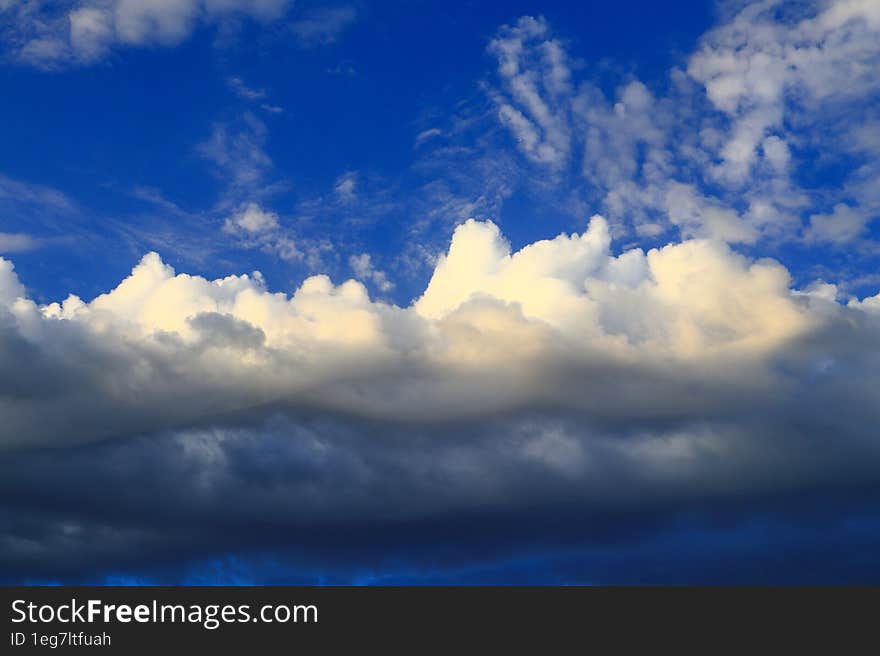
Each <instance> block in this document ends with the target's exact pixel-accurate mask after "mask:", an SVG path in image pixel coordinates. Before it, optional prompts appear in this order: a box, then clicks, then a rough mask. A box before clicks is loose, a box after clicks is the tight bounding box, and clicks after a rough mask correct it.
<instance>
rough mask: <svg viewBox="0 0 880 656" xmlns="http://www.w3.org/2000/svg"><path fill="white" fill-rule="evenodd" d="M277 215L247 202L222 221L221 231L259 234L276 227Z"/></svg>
mask: <svg viewBox="0 0 880 656" xmlns="http://www.w3.org/2000/svg"><path fill="white" fill-rule="evenodd" d="M278 225H279V224H278V215H277V214H275V212H269V211H266V210H264V209H262V208H261V207H260V206H259V205H257V204H256V203H248V204H247V205H246V206H245V207H243V208H242V209H241V210H240V211H239V212H237V213H235V214H234V215H232V216H231V217H229V218H228V219H226V221H225V222H224V223H223V231H224V232H227V233H230V234H240V233H242V232H243V233H245V234H248V235H260V234H265V233H267V232H271V231H273V230H276V229H277V228H278Z"/></svg>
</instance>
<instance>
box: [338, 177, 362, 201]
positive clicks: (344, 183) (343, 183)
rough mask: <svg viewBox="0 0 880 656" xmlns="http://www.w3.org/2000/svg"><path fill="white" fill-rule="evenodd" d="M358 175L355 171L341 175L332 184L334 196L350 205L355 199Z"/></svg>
mask: <svg viewBox="0 0 880 656" xmlns="http://www.w3.org/2000/svg"><path fill="white" fill-rule="evenodd" d="M357 187H358V174H357V172H356V171H347V172H346V173H343V174H342V175H340V176H339V177H338V178H336V182H335V183H334V184H333V191H334V193H335V194H336V196H337V197H338V198H339V199H340V200H341V201H343V202H345V203H351V202H353V201H354V200H355V199H356V198H357Z"/></svg>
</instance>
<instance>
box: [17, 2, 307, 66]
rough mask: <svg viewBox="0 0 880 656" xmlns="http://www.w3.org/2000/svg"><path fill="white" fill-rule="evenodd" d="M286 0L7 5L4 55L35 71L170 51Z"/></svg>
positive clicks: (268, 13)
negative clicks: (123, 53) (134, 51)
mask: <svg viewBox="0 0 880 656" xmlns="http://www.w3.org/2000/svg"><path fill="white" fill-rule="evenodd" d="M292 4H293V3H292V1H291V0H162V1H161V2H144V1H141V0H103V1H101V2H90V1H89V2H87V1H85V0H75V1H73V2H66V3H42V2H35V3H30V2H24V3H10V4H9V5H8V6H6V7H4V8H3V9H4V14H3V16H0V20H2V24H0V30H2V35H3V36H4V37H5V42H6V47H7V49H8V52H9V54H10V55H11V56H12V57H14V58H15V59H17V60H19V61H21V62H23V63H26V64H30V65H33V66H36V67H38V68H45V69H54V68H65V67H69V66H77V65H79V66H83V65H89V64H93V63H95V62H98V61H100V60H102V59H104V58H105V57H107V56H108V55H109V54H110V53H112V52H113V51H115V50H121V49H125V48H138V47H151V46H160V47H173V46H176V45H178V44H180V43H181V42H183V41H184V40H186V39H187V38H189V37H190V35H191V34H192V33H193V32H194V31H195V30H196V29H198V28H199V27H200V26H203V25H218V24H223V23H224V21H228V20H232V19H235V18H238V17H246V18H250V19H252V20H254V21H257V22H263V23H265V22H270V21H274V20H278V19H280V18H281V17H282V16H284V15H285V14H286V13H287V10H288V8H289V7H290V6H291V5H292Z"/></svg>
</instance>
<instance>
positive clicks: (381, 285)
mask: <svg viewBox="0 0 880 656" xmlns="http://www.w3.org/2000/svg"><path fill="white" fill-rule="evenodd" d="M348 264H349V266H350V267H351V269H352V271H354V273H355V275H356V276H357V277H358V278H360V279H361V280H369V281H372V283H373V284H374V285H376V287H377V288H378V289H379V291H381V292H390V291H391V290H392V289H394V283H393V282H391V281H390V280H389V279H388V276H387V275H386V274H385V272H384V271H380V270H379V269H377V268H375V267H374V266H373V258H372V257H371V256H370V254H369V253H361V254H360V255H352V256H350V257H349V258H348Z"/></svg>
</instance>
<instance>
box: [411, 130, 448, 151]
mask: <svg viewBox="0 0 880 656" xmlns="http://www.w3.org/2000/svg"><path fill="white" fill-rule="evenodd" d="M442 136H443V130H441V129H440V128H429V129H427V130H422V131H421V132H419V133H418V134H417V135H416V141H415V147H416V148H418V147H419V146H421V145H422V144H423V143H425V142H426V141H428V140H429V139H434V138H436V137H442Z"/></svg>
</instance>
